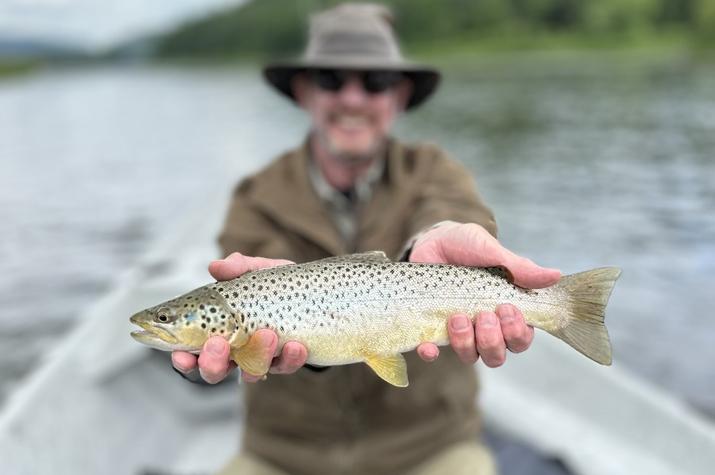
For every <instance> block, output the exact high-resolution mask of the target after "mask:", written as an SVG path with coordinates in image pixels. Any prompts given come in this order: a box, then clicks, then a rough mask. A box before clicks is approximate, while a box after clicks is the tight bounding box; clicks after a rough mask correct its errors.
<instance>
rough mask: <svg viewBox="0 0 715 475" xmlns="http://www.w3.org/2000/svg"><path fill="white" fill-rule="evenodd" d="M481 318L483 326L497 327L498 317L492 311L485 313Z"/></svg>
mask: <svg viewBox="0 0 715 475" xmlns="http://www.w3.org/2000/svg"><path fill="white" fill-rule="evenodd" d="M479 320H480V323H481V324H482V326H483V327H495V326H496V325H497V317H496V315H494V314H493V313H491V312H488V313H483V314H482V315H481V316H480V318H479Z"/></svg>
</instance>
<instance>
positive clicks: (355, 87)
mask: <svg viewBox="0 0 715 475" xmlns="http://www.w3.org/2000/svg"><path fill="white" fill-rule="evenodd" d="M339 97H340V101H341V102H342V103H343V104H345V105H348V106H359V105H362V104H363V103H364V102H365V101H366V100H367V98H368V93H367V91H365V89H364V88H363V86H362V81H361V80H360V78H359V77H358V76H357V75H355V74H351V75H350V76H349V77H348V79H347V81H346V82H345V85H343V87H342V89H340V94H339Z"/></svg>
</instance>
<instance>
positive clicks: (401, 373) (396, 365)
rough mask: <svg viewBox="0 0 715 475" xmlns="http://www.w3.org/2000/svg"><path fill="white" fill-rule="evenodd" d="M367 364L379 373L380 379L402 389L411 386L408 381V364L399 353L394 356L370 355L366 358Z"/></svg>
mask: <svg viewBox="0 0 715 475" xmlns="http://www.w3.org/2000/svg"><path fill="white" fill-rule="evenodd" d="M365 363H367V365H368V366H369V367H370V368H372V370H373V371H374V372H375V373H377V375H378V376H379V377H381V378H382V379H384V380H385V381H387V382H388V383H390V384H392V385H393V386H398V387H400V388H406V387H407V386H408V385H409V381H408V379H407V364H406V363H405V357H404V356H402V355H401V354H399V353H397V354H396V355H392V356H378V355H370V356H367V357H365Z"/></svg>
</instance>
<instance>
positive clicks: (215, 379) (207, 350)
mask: <svg viewBox="0 0 715 475" xmlns="http://www.w3.org/2000/svg"><path fill="white" fill-rule="evenodd" d="M229 353H230V348H229V345H228V342H227V341H226V340H225V339H224V338H223V337H220V336H214V337H211V338H209V339H208V340H207V341H206V343H204V347H203V349H202V351H201V354H200V355H199V358H198V364H199V373H200V374H201V377H202V378H203V379H204V381H206V382H207V383H209V384H216V383H219V382H221V381H223V380H224V378H226V376H227V375H228V373H230V372H231V370H232V369H233V368H234V367H235V365H234V364H233V362H231V361H230V360H229Z"/></svg>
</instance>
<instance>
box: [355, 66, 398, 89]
mask: <svg viewBox="0 0 715 475" xmlns="http://www.w3.org/2000/svg"><path fill="white" fill-rule="evenodd" d="M400 79H402V74H400V73H398V72H396V71H367V72H366V73H365V74H364V75H363V85H364V86H365V90H366V91H367V92H371V93H380V92H385V91H387V90H388V89H390V88H391V87H394V86H395V85H396V84H397V83H398V82H400Z"/></svg>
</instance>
